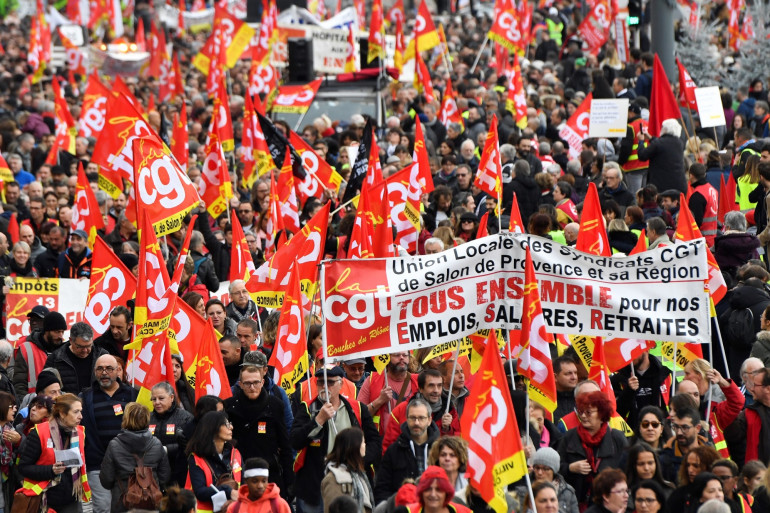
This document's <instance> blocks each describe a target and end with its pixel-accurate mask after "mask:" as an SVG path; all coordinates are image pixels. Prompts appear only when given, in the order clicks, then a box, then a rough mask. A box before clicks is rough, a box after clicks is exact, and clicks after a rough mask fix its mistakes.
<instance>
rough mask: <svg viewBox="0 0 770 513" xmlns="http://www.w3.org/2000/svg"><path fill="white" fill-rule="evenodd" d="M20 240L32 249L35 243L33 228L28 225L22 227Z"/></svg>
mask: <svg viewBox="0 0 770 513" xmlns="http://www.w3.org/2000/svg"><path fill="white" fill-rule="evenodd" d="M19 239H21V240H23V241H24V242H26V243H27V244H29V246H30V247H32V244H33V243H34V242H35V232H34V231H33V230H32V227H30V226H29V225H26V224H24V225H22V226H21V228H20V229H19Z"/></svg>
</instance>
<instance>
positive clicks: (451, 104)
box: [438, 77, 465, 127]
mask: <svg viewBox="0 0 770 513" xmlns="http://www.w3.org/2000/svg"><path fill="white" fill-rule="evenodd" d="M438 119H439V121H440V122H441V124H442V125H444V126H445V127H449V123H460V124H461V125H463V126H464V125H465V123H464V120H463V116H462V114H461V113H460V109H458V108H457V101H456V100H455V97H454V91H452V79H451V78H449V77H447V79H446V90H445V91H444V96H443V98H442V99H441V111H440V112H439V115H438Z"/></svg>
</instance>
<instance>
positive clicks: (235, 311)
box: [225, 280, 259, 322]
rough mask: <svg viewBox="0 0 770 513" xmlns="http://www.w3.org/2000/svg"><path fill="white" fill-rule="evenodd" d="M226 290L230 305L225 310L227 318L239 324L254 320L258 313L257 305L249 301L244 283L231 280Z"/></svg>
mask: <svg viewBox="0 0 770 513" xmlns="http://www.w3.org/2000/svg"><path fill="white" fill-rule="evenodd" d="M228 290H229V291H230V304H229V305H227V308H226V309H225V312H227V316H228V317H229V318H231V319H233V320H234V321H235V322H241V321H242V320H244V319H252V320H256V319H257V317H258V316H259V311H258V309H257V305H256V304H254V301H252V300H251V296H249V291H248V290H246V282H244V281H243V280H233V281H232V282H230V288H229V289H228Z"/></svg>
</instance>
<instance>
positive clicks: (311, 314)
mask: <svg viewBox="0 0 770 513" xmlns="http://www.w3.org/2000/svg"><path fill="white" fill-rule="evenodd" d="M320 273H321V264H318V265H317V266H316V272H315V278H314V280H315V281H314V282H313V283H318V288H317V289H316V290H315V292H314V293H313V299H312V300H311V301H310V317H309V318H308V323H307V329H306V330H305V331H306V333H305V340H309V339H310V322H311V321H312V319H313V310H315V299H316V297H318V293H319V292H320V291H321V282H320V281H318V277H319V274H320ZM284 297H286V296H284ZM321 331H323V330H321ZM308 356H309V355H308ZM311 378H312V373H311V372H310V365H309V364H308V366H307V381H308V383H307V384H308V386H310V379H311Z"/></svg>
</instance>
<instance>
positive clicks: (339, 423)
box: [291, 367, 382, 512]
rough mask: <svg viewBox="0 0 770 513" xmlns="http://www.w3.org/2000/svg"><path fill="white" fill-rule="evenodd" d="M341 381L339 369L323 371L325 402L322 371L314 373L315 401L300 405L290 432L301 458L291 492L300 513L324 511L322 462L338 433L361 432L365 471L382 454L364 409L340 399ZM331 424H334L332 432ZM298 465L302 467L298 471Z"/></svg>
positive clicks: (375, 429)
mask: <svg viewBox="0 0 770 513" xmlns="http://www.w3.org/2000/svg"><path fill="white" fill-rule="evenodd" d="M344 377H345V373H344V372H343V370H342V369H341V368H340V367H334V368H332V369H328V370H327V371H326V386H327V388H328V390H329V400H328V401H327V400H326V391H325V389H324V370H323V369H320V370H318V371H316V373H315V378H314V379H316V380H317V383H318V397H317V398H316V399H315V400H314V401H313V402H312V403H310V404H306V403H302V404H301V405H300V407H299V408H298V409H297V416H296V417H295V419H294V425H293V426H292V429H291V445H292V447H293V448H294V450H296V451H299V454H300V456H299V457H298V458H297V461H298V464H296V465H295V472H296V476H297V479H296V484H295V487H294V489H295V490H296V494H297V501H298V502H301V504H302V511H303V512H312V511H315V510H316V509H319V508H320V509H321V510H323V504H322V503H321V480H322V479H323V477H324V469H325V468H326V463H325V461H324V460H325V458H326V455H327V454H328V453H329V452H330V451H331V449H332V447H334V440H335V438H336V436H337V433H339V432H340V431H342V430H343V429H345V428H348V427H357V428H360V429H361V430H363V432H364V441H365V442H366V456H365V457H364V464H365V466H366V467H367V469H368V468H370V466H371V465H374V464H375V463H377V461H378V460H379V456H380V453H381V451H382V445H381V440H380V434H379V432H378V431H377V426H375V425H374V421H373V420H372V416H371V415H370V414H369V410H368V409H367V408H366V405H365V404H363V403H360V402H358V401H348V400H347V399H345V398H344V397H342V395H340V390H341V389H342V380H343V378H344ZM331 424H334V427H333V428H331V427H330V425H331ZM300 461H301V462H302V464H301V467H300V468H297V467H298V466H299V462H300Z"/></svg>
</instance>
